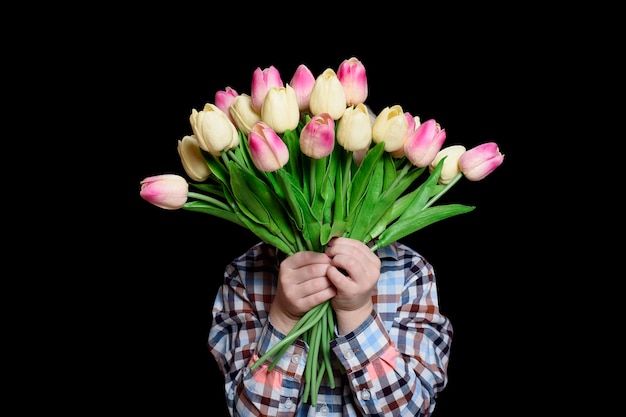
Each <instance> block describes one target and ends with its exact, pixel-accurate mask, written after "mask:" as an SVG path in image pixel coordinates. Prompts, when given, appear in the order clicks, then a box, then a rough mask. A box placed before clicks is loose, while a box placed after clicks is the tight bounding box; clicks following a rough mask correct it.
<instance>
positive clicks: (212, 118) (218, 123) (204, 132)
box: [189, 103, 239, 156]
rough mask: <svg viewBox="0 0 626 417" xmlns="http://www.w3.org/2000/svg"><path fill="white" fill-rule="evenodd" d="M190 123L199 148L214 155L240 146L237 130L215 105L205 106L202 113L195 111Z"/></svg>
mask: <svg viewBox="0 0 626 417" xmlns="http://www.w3.org/2000/svg"><path fill="white" fill-rule="evenodd" d="M189 121H190V122H191V129H192V130H193V134H194V137H195V138H196V140H197V141H198V146H200V148H202V149H204V150H205V151H207V152H209V153H210V154H212V155H215V156H219V155H220V153H221V152H222V151H226V150H229V149H232V148H235V147H237V146H238V145H239V133H238V132H237V128H236V127H235V125H234V124H233V123H232V122H231V121H230V119H229V118H228V116H227V115H226V113H224V112H223V111H222V110H220V109H219V108H218V107H217V106H216V105H215V104H211V103H207V104H205V105H204V108H203V109H202V111H197V110H196V109H193V110H192V111H191V116H189Z"/></svg>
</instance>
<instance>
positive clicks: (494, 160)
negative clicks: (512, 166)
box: [459, 142, 504, 181]
mask: <svg viewBox="0 0 626 417" xmlns="http://www.w3.org/2000/svg"><path fill="white" fill-rule="evenodd" d="M503 161H504V155H503V154H501V153H500V150H499V149H498V145H497V144H496V143H494V142H488V143H483V144H482V145H478V146H476V147H474V148H472V149H470V150H468V151H467V152H465V153H464V154H463V155H461V157H460V158H459V167H460V169H461V172H463V175H465V178H467V179H468V180H470V181H480V180H482V179H483V178H485V177H486V176H487V175H489V174H491V173H492V172H493V170H495V169H496V168H497V167H499V166H500V165H501V164H502V162H503Z"/></svg>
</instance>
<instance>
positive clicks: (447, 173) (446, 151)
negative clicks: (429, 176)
mask: <svg viewBox="0 0 626 417" xmlns="http://www.w3.org/2000/svg"><path fill="white" fill-rule="evenodd" d="M465 150H466V149H465V146H463V145H452V146H448V147H446V148H443V149H442V150H440V151H439V152H438V153H437V156H435V159H433V161H432V162H431V163H430V166H429V167H428V169H429V170H430V172H433V171H434V170H435V168H436V167H437V165H439V161H441V159H442V158H443V157H444V156H445V157H446V159H445V161H443V167H442V169H441V174H440V175H439V181H438V182H439V184H443V185H446V184H450V181H452V180H453V179H454V177H456V176H457V175H458V173H459V172H461V168H460V167H459V158H460V157H461V155H463V154H464V153H465Z"/></svg>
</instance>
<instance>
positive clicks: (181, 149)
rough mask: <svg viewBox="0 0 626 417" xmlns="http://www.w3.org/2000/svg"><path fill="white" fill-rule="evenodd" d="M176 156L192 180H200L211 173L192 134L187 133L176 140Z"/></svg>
mask: <svg viewBox="0 0 626 417" xmlns="http://www.w3.org/2000/svg"><path fill="white" fill-rule="evenodd" d="M178 156H180V161H181V162H182V163H183V168H184V169H185V172H186V173H187V175H189V178H191V179H192V180H194V181H198V182H202V181H204V180H206V179H207V178H209V175H211V170H210V169H209V165H208V164H207V162H206V160H205V159H204V156H202V151H200V146H198V141H197V140H196V138H194V137H193V136H189V135H187V136H184V137H183V139H182V140H179V141H178Z"/></svg>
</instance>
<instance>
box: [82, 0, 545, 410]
mask: <svg viewBox="0 0 626 417" xmlns="http://www.w3.org/2000/svg"><path fill="white" fill-rule="evenodd" d="M163 12H166V11H163ZM187 13H188V14H194V11H193V10H188V11H187ZM404 13H405V11H403V10H401V9H399V10H395V11H392V12H390V13H388V15H384V16H380V20H377V19H374V20H372V21H371V22H368V23H367V24H365V22H360V21H354V20H350V19H348V20H344V18H340V16H339V14H338V13H333V14H332V15H333V20H332V22H331V21H328V20H324V21H323V23H322V22H321V21H320V22H317V21H316V19H315V18H313V19H310V20H306V21H298V20H297V19H295V18H290V19H291V20H289V19H281V18H277V17H276V16H274V17H273V18H272V19H270V20H271V23H270V22H269V21H265V23H261V22H259V21H258V20H257V19H258V18H260V17H261V16H263V14H262V13H261V16H253V15H250V16H246V17H245V18H243V17H242V16H240V15H223V14H221V13H220V14H219V15H218V14H217V13H215V12H211V13H209V12H206V11H205V12H204V14H203V15H200V16H197V15H194V16H193V19H190V20H189V21H188V20H187V19H182V18H181V19H177V18H175V17H173V16H171V17H165V15H166V14H167V13H163V15H164V16H162V17H161V18H159V19H150V18H148V17H147V16H133V17H132V18H130V17H129V18H128V19H125V18H123V17H120V19H119V21H116V22H114V23H115V24H112V25H111V28H110V30H111V31H113V32H115V33H116V35H117V36H118V40H116V41H115V42H113V43H109V42H105V44H104V45H101V46H104V47H105V48H104V49H105V50H106V51H105V52H104V53H103V54H102V55H101V57H100V62H99V63H98V64H101V66H102V70H103V71H104V72H103V75H102V76H98V77H96V78H95V79H94V80H91V81H92V82H94V83H95V84H98V83H101V84H102V85H101V87H103V88H102V89H101V90H100V89H98V91H101V92H100V93H99V94H101V95H102V97H115V103H117V104H115V105H103V106H101V107H99V108H98V109H97V112H95V113H96V114H94V117H97V120H98V123H100V125H99V126H100V128H101V133H104V134H105V136H107V138H106V146H105V147H106V148H107V149H109V150H112V151H113V152H111V155H110V156H109V158H108V160H107V161H106V166H101V167H100V168H106V170H107V172H109V173H110V174H111V178H112V179H114V180H115V184H116V188H115V190H114V191H111V192H112V193H114V195H115V199H116V204H113V205H111V206H110V207H108V208H107V215H106V218H107V219H115V221H113V222H109V221H103V222H102V226H103V228H102V233H103V234H110V235H111V236H113V237H114V239H115V240H114V242H115V243H110V244H107V247H106V249H105V250H104V256H105V257H106V261H105V262H104V264H103V265H102V272H104V273H107V274H109V273H111V274H109V275H108V276H109V277H110V278H108V279H104V280H102V281H98V282H99V284H98V285H99V292H100V294H106V300H105V303H104V306H102V308H101V309H100V316H101V317H100V318H101V319H102V321H98V323H99V325H98V326H97V331H95V333H97V334H99V336H97V337H98V338H101V340H100V341H99V344H100V345H101V346H102V345H103V346H106V352H107V353H106V355H104V356H105V357H106V358H102V362H101V363H100V364H99V365H100V366H102V373H103V375H108V376H109V377H112V378H113V380H114V383H113V385H111V386H109V387H108V388H107V389H104V390H103V391H102V392H100V393H99V394H104V397H103V398H105V399H102V400H100V401H102V402H101V403H100V404H99V405H98V406H97V408H99V409H102V408H105V407H111V408H118V406H119V407H120V408H121V407H123V408H124V410H126V411H128V412H130V413H139V414H142V415H148V414H152V413H157V412H166V413H170V414H173V415H222V414H223V413H225V411H224V400H223V391H222V388H221V387H222V381H223V378H222V376H221V374H220V373H219V371H218V370H217V367H216V365H215V363H214V361H213V358H212V357H211V356H210V354H209V352H208V349H207V348H206V339H207V335H208V329H209V326H210V309H211V306H212V302H213V298H214V296H215V294H216V290H217V288H218V286H219V285H220V283H221V281H222V273H223V268H224V266H225V264H226V263H227V262H228V261H230V260H231V259H232V258H234V257H235V256H237V255H239V254H240V253H242V252H244V251H245V250H246V249H247V248H248V247H249V246H251V245H252V244H254V243H255V242H256V241H257V239H256V238H255V237H254V236H252V235H251V234H250V232H248V231H247V230H244V229H241V228H238V227H237V226H234V225H231V224H228V223H226V222H224V221H221V220H219V219H216V218H213V217H211V216H207V215H205V214H198V213H192V212H186V211H182V210H181V211H164V210H161V209H158V208H156V207H154V206H152V205H150V204H149V203H147V202H145V201H143V200H142V199H141V198H140V197H139V182H140V181H141V180H142V179H143V178H144V177H147V176H151V175H157V174H162V173H179V174H184V171H183V169H182V166H181V164H180V160H179V157H178V154H177V151H176V146H177V141H178V140H179V139H181V138H182V137H183V136H184V135H188V134H190V133H191V128H190V125H189V115H190V113H191V110H192V109H193V108H195V109H201V108H202V106H203V105H204V103H206V102H213V101H214V95H215V92H216V91H217V90H221V89H224V88H225V87H226V86H230V87H232V88H235V89H236V90H237V91H238V92H239V93H249V90H250V81H251V76H252V72H253V71H254V70H255V69H256V68H257V67H260V68H265V67H267V66H270V65H274V66H275V67H276V68H277V69H278V70H279V71H280V72H281V75H282V77H283V81H285V82H287V81H288V80H289V79H290V78H291V76H292V74H293V72H294V71H295V69H296V67H297V66H298V65H299V64H301V63H304V64H306V65H307V66H308V67H309V68H310V69H311V70H312V71H313V73H314V74H315V75H317V74H319V73H321V72H322V71H323V70H324V69H325V68H328V67H330V68H333V69H335V70H336V69H337V67H338V65H339V64H340V63H341V61H342V60H344V59H347V58H349V57H351V56H356V57H358V58H359V59H361V61H362V62H363V63H364V65H365V67H366V70H367V74H368V82H369V96H368V99H367V101H366V103H367V104H369V105H370V107H372V109H373V110H374V111H375V112H376V113H378V112H379V111H380V110H382V108H383V107H385V106H391V105H395V104H400V105H401V106H402V107H403V109H404V110H405V111H409V112H411V113H412V114H414V115H419V116H420V117H421V118H422V120H426V119H428V118H435V119H436V120H438V121H439V122H440V123H441V125H442V126H443V127H444V128H445V129H446V131H447V140H446V144H448V145H449V144H463V145H465V146H466V147H467V148H470V147H473V146H475V145H478V144H480V143H483V142H487V141H495V142H497V143H498V144H499V146H500V150H501V152H502V153H504V154H505V160H504V163H503V165H502V166H501V167H499V168H498V169H497V170H496V171H494V172H493V173H492V174H491V175H490V176H489V177H487V178H485V179H484V180H482V181H480V182H469V181H467V180H462V181H461V182H459V183H458V184H457V185H456V186H455V188H454V189H453V190H452V191H451V192H449V193H448V194H447V195H446V197H445V198H444V201H449V202H460V203H464V204H469V205H475V206H476V209H475V210H474V211H473V212H471V213H468V214H465V215H462V216H459V217H455V218H451V219H448V220H445V221H443V222H440V223H438V224H435V225H432V226H429V227H428V228H427V229H424V230H422V231H419V232H418V233H416V234H414V235H412V236H409V237H407V238H405V239H403V241H404V242H405V243H407V244H408V245H409V246H411V247H413V248H415V249H416V250H418V251H419V252H421V253H422V254H423V255H425V256H426V258H427V259H428V260H429V261H430V262H431V263H432V264H433V265H434V267H435V271H436V273H437V276H438V283H439V296H440V306H441V310H442V312H443V313H445V314H446V315H448V316H449V317H450V319H451V320H452V323H453V325H454V329H455V335H454V340H453V343H452V353H451V359H450V366H449V374H450V381H449V385H448V387H447V388H446V389H445V391H444V392H443V394H442V395H441V397H440V400H439V403H438V405H437V408H436V411H435V416H436V417H447V416H458V415H461V414H462V413H463V412H465V411H472V412H476V413H477V414H478V415H482V416H492V415H493V416H499V415H506V413H508V412H510V410H511V409H519V407H520V404H526V401H527V400H528V399H527V397H526V395H527V393H526V392H525V389H526V388H524V383H523V381H527V378H528V374H529V372H530V371H529V369H533V370H532V372H533V373H541V372H542V371H541V368H542V367H543V366H545V364H544V363H538V361H537V360H536V359H535V358H534V356H533V355H534V354H535V348H534V347H533V346H534V343H535V342H536V338H537V337H539V336H538V332H540V331H541V329H542V328H543V325H541V324H538V322H540V321H541V320H540V319H539V318H538V317H535V318H534V319H533V318H532V317H530V316H533V315H537V313H536V312H533V310H535V309H536V308H537V306H545V305H546V304H549V301H546V300H545V299H542V298H543V296H542V294H541V291H538V290H537V289H536V288H534V285H531V286H528V285H527V284H525V282H526V283H527V282H528V281H529V280H530V281H531V282H532V281H533V280H537V279H541V277H538V276H537V271H536V262H537V259H535V257H534V256H533V254H532V253H529V251H528V250H527V249H525V248H524V247H522V246H520V242H524V244H527V243H528V242H529V239H530V240H531V241H534V240H535V239H538V237H537V236H536V235H535V233H534V232H533V230H534V216H532V215H531V214H530V211H529V206H530V205H531V204H530V199H531V196H534V191H533V190H532V189H531V187H532V181H531V180H530V179H529V177H528V176H525V177H524V176H523V175H522V174H523V173H527V170H526V168H527V164H526V163H527V159H525V158H528V156H529V154H530V152H529V147H530V145H531V144H532V143H536V142H537V141H545V140H546V139H545V138H543V137H542V133H541V132H538V131H537V129H536V128H535V126H534V125H533V124H532V123H531V120H532V119H533V118H538V117H539V113H540V112H541V111H542V110H541V106H542V100H541V99H537V97H541V95H540V94H539V87H538V85H539V84H541V83H545V82H547V81H554V80H555V79H556V78H557V77H556V74H554V73H553V69H551V67H550V66H548V65H546V64H545V63H546V60H545V56H546V55H545V54H547V52H546V48H545V45H543V47H542V48H538V47H537V45H536V44H535V43H532V42H530V41H529V38H528V36H526V35H525V33H526V31H525V29H523V28H521V27H519V26H516V24H514V23H513V20H512V19H509V18H507V19H502V20H500V21H498V22H492V21H489V22H486V21H485V22H480V23H478V22H476V24H475V25H474V24H470V22H467V24H466V25H465V26H463V27H462V28H461V27H456V28H453V27H451V26H450V24H449V22H447V23H446V20H445V19H441V18H442V16H440V15H428V14H426V13H424V14H423V15H420V16H405V17H403V18H399V17H398V16H401V15H403V14H404ZM203 18H204V19H203ZM255 18H256V19H255ZM265 18H267V19H269V16H266V17H265ZM265 18H264V19H265ZM231 19H232V20H231ZM394 19H399V20H397V21H396V20H394ZM421 20H430V22H429V23H430V24H429V25H428V27H426V26H425V25H421V24H420V23H421ZM433 20H436V21H438V22H439V24H433V23H434V22H433ZM380 21H384V22H385V25H384V26H379V23H380ZM139 22H141V25H139V24H138V23H139ZM218 22H220V24H221V25H225V26H219V25H218ZM135 23H137V24H138V25H137V27H135ZM536 23H537V24H538V25H539V26H536V27H535V28H536V29H535V30H540V27H541V26H540V25H541V22H536ZM322 27H323V28H324V29H320V28H322ZM531 99H532V101H530V100H531ZM94 101H97V98H96V99H94ZM119 201H122V202H123V203H121V204H120V203H119ZM88 303H89V302H88V301H87V302H86V304H88ZM94 328H96V327H95V326H94ZM103 378H104V376H103ZM539 385H541V384H539ZM121 404H123V406H122V405H121ZM526 406H528V405H525V406H524V407H526ZM95 407H96V406H95ZM530 407H532V406H530ZM224 415H225V414H224Z"/></svg>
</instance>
